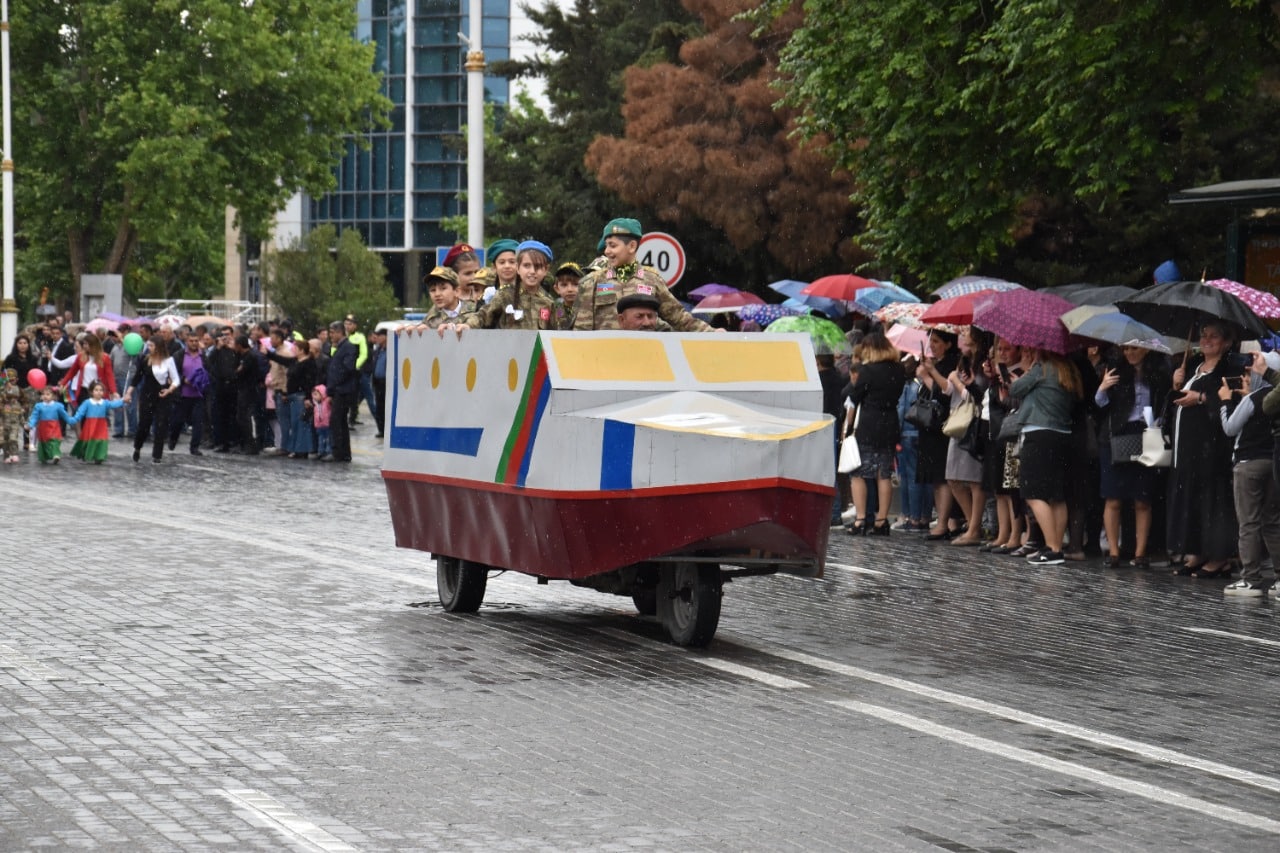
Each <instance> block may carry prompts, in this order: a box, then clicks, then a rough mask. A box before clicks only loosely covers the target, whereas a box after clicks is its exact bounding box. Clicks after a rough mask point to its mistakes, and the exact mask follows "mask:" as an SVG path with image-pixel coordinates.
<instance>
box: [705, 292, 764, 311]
mask: <svg viewBox="0 0 1280 853" xmlns="http://www.w3.org/2000/svg"><path fill="white" fill-rule="evenodd" d="M764 304H765V301H764V300H763V299H761V298H760V297H759V296H756V295H755V294H754V293H747V292H746V291H739V292H738V293H713V294H711V295H710V296H708V297H707V298H706V299H703V300H702V301H701V302H699V303H698V304H697V305H695V306H694V308H693V313H694V314H731V313H733V312H735V311H738V310H740V309H741V308H742V307H743V306H744V305H764Z"/></svg>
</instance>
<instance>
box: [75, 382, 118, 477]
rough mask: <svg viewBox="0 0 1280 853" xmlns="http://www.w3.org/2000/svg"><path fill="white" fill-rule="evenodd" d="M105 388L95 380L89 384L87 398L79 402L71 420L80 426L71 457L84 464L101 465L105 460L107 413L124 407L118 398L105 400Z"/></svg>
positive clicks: (107, 439) (108, 436)
mask: <svg viewBox="0 0 1280 853" xmlns="http://www.w3.org/2000/svg"><path fill="white" fill-rule="evenodd" d="M106 390H107V389H106V386H104V385H103V384H102V383H101V382H100V381H98V380H97V379H95V380H93V381H92V382H90V383H89V387H88V389H87V392H86V393H87V395H88V396H87V397H85V398H84V399H82V400H81V401H80V405H79V406H78V407H77V408H76V414H75V417H73V418H72V420H73V421H75V422H76V423H77V424H79V425H80V431H79V433H78V435H79V437H78V438H77V440H76V443H75V445H74V446H73V447H72V448H71V455H72V456H74V457H76V458H77V459H83V460H84V461H85V462H93V463H95V464H98V465H101V464H102V463H103V462H104V461H105V460H106V458H107V444H108V442H109V441H110V434H111V430H110V429H109V428H108V423H107V412H109V411H111V410H112V409H119V408H122V407H123V406H124V400H121V399H120V398H119V397H116V398H115V399H112V400H108V399H106V398H105V396H104V395H105V393H106Z"/></svg>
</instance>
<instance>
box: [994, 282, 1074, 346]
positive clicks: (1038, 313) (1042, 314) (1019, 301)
mask: <svg viewBox="0 0 1280 853" xmlns="http://www.w3.org/2000/svg"><path fill="white" fill-rule="evenodd" d="M1075 307H1076V306H1074V305H1072V304H1071V303H1070V302H1068V301H1067V300H1065V299H1063V298H1062V297H1061V296H1054V295H1053V294H1051V293H1039V292H1037V291H1035V290H1024V289H1022V288H1019V289H1017V290H1006V291H1002V292H996V293H992V294H990V296H989V297H988V298H987V299H986V300H979V301H978V302H977V304H975V305H974V308H973V325H975V326H978V327H979V328H983V329H986V330H987V331H988V332H994V333H995V334H997V335H999V336H1000V337H1002V338H1004V339H1005V340H1007V341H1008V342H1009V343H1011V344H1013V345H1014V346H1016V347H1035V348H1037V349H1044V350H1049V352H1056V353H1058V354H1059V355H1065V354H1066V353H1068V352H1070V351H1071V350H1072V349H1075V348H1076V347H1075V343H1074V342H1073V341H1072V340H1071V335H1070V334H1069V333H1068V332H1067V327H1066V326H1064V325H1062V315H1063V314H1065V313H1067V312H1068V311H1071V310H1072V309H1074V308H1075Z"/></svg>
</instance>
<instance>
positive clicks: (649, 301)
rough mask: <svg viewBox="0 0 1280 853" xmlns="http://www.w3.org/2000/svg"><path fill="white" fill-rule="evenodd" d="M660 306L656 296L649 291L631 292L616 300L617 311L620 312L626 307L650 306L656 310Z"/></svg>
mask: <svg viewBox="0 0 1280 853" xmlns="http://www.w3.org/2000/svg"><path fill="white" fill-rule="evenodd" d="M661 306H662V303H661V302H659V301H658V297H656V296H654V295H653V294H651V293H632V294H628V295H627V296H624V297H622V298H621V299H619V300H618V313H619V314H621V313H622V312H623V311H626V310H627V309H628V308H652V309H653V310H654V311H657V310H658V308H660V307H661Z"/></svg>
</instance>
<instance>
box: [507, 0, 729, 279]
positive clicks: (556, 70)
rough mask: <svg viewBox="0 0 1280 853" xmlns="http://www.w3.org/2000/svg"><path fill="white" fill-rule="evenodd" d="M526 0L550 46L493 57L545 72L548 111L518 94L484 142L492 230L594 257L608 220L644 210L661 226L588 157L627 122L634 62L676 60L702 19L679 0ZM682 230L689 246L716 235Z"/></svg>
mask: <svg viewBox="0 0 1280 853" xmlns="http://www.w3.org/2000/svg"><path fill="white" fill-rule="evenodd" d="M522 8H523V9H524V10H525V12H526V13H527V14H528V15H529V18H530V20H532V21H533V23H534V24H536V25H537V27H538V28H539V32H538V33H537V34H535V35H534V36H533V37H532V41H533V43H534V44H535V45H536V46H537V47H539V48H541V49H542V50H541V51H540V52H539V53H538V54H537V55H535V56H533V57H532V58H530V59H528V60H524V61H520V62H502V63H494V67H493V71H494V73H498V74H504V75H507V76H509V77H511V78H513V79H519V78H521V77H524V76H540V77H543V78H545V80H546V82H547V98H548V101H549V102H550V110H549V112H544V111H543V110H542V109H540V108H539V107H538V106H537V105H536V104H534V103H532V102H531V101H530V100H528V99H527V98H518V99H517V101H516V103H515V105H514V106H513V108H512V109H511V110H509V111H505V112H504V113H502V114H500V115H499V116H498V117H497V120H496V122H495V126H494V138H493V139H492V140H490V141H489V142H488V143H487V144H486V149H485V150H486V156H485V173H486V174H485V180H486V196H487V199H488V201H489V211H488V215H487V216H486V224H485V232H486V234H488V235H489V236H491V237H500V236H510V237H517V238H519V237H536V238H537V239H540V240H543V241H545V242H547V243H548V244H550V245H551V246H553V247H554V248H555V250H556V252H557V256H558V257H563V258H565V259H573V260H578V261H583V262H585V261H589V260H591V259H592V258H594V257H595V256H596V255H597V254H598V253H597V251H596V241H597V240H598V239H599V236H600V229H601V228H602V227H603V226H604V224H605V223H606V222H608V221H609V220H610V219H612V218H614V217H616V216H623V215H626V216H637V217H638V218H640V220H641V221H642V222H643V223H644V225H645V227H646V228H650V229H654V230H656V229H658V227H659V226H660V225H661V222H660V220H659V216H658V215H657V213H656V211H655V210H653V209H652V208H647V207H645V206H643V205H637V204H624V203H623V202H622V200H620V199H619V198H618V197H617V196H616V195H615V194H613V193H611V192H609V191H607V190H605V189H603V188H601V186H600V184H599V183H598V182H597V180H596V178H595V176H594V175H593V174H592V173H591V172H590V171H589V170H588V169H587V167H586V164H585V162H584V161H585V156H586V152H587V146H589V145H590V144H591V141H592V140H593V139H595V138H596V136H598V135H600V134H611V135H621V134H622V132H623V130H624V125H623V120H622V98H623V72H624V71H625V70H626V68H627V67H628V66H630V65H635V64H639V65H650V64H653V63H655V62H668V61H672V60H673V59H674V58H675V57H676V56H677V54H678V51H679V47H680V44H681V43H682V42H683V40H684V39H685V38H686V37H687V36H688V35H690V34H692V33H695V32H696V25H695V22H694V20H693V18H692V17H691V16H690V15H689V14H688V12H686V11H685V10H684V8H683V7H682V6H681V4H680V2H679V0H634V2H633V0H576V2H575V3H574V5H573V8H572V9H571V10H569V11H566V10H564V9H562V8H561V7H560V6H558V5H556V4H554V3H550V2H547V3H545V4H544V5H543V6H542V7H541V8H535V7H533V6H529V5H524V6H522ZM681 236H682V238H684V240H685V245H686V248H690V247H691V246H696V245H698V244H708V245H710V244H711V243H713V242H714V240H713V239H712V237H713V234H712V233H711V232H710V231H709V230H708V229H707V228H706V226H705V225H704V226H702V227H701V229H697V228H693V229H689V231H688V232H687V233H686V232H685V231H682V233H681ZM691 254H692V252H691Z"/></svg>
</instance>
